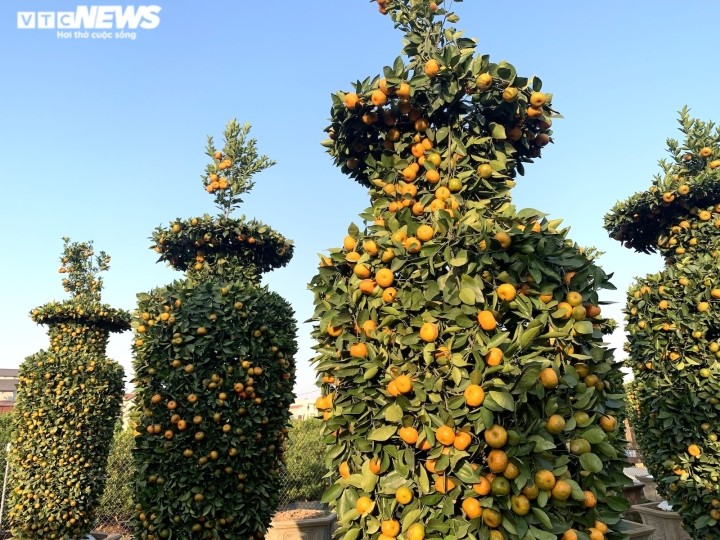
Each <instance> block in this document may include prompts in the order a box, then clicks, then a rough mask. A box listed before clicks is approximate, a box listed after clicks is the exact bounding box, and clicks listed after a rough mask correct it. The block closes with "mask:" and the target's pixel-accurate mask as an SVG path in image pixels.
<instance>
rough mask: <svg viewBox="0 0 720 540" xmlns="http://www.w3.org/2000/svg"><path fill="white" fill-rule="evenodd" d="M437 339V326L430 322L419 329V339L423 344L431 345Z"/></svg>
mask: <svg viewBox="0 0 720 540" xmlns="http://www.w3.org/2000/svg"><path fill="white" fill-rule="evenodd" d="M437 338H438V325H437V324H436V323H432V322H426V323H423V325H422V326H421V327H420V339H422V340H423V341H424V342H425V343H431V342H433V341H435V340H436V339H437Z"/></svg>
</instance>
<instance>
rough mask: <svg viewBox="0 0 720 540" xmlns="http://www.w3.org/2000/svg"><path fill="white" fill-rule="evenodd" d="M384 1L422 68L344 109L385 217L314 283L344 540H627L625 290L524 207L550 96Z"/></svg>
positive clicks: (323, 406) (348, 150) (337, 118)
mask: <svg viewBox="0 0 720 540" xmlns="http://www.w3.org/2000/svg"><path fill="white" fill-rule="evenodd" d="M380 8H381V11H382V12H386V13H389V14H390V15H391V16H392V18H393V20H394V21H395V23H396V26H398V27H400V28H401V29H402V30H404V31H405V42H406V46H405V48H404V50H403V56H402V57H399V58H397V59H396V60H395V61H394V63H393V65H392V66H391V67H385V68H384V72H383V73H384V76H383V77H375V78H374V79H371V78H367V79H364V80H362V81H360V82H358V83H357V84H355V88H354V90H353V91H352V92H347V93H343V92H338V93H337V94H336V95H334V96H333V105H332V111H331V114H332V123H331V125H330V126H329V128H328V132H329V134H330V139H329V140H328V141H326V142H325V145H326V146H327V147H328V149H329V152H330V154H331V155H332V156H333V157H334V159H335V162H336V163H337V164H338V165H339V166H340V167H341V170H342V171H343V172H344V173H346V174H348V175H349V176H351V177H352V178H354V179H355V180H357V181H358V182H359V183H360V184H362V185H363V186H365V187H367V188H369V190H370V197H371V201H372V206H371V207H370V208H368V209H367V210H366V211H365V212H364V213H363V214H362V218H363V219H364V220H365V226H364V227H363V228H362V229H360V228H358V227H356V226H354V225H353V226H351V227H350V229H349V233H348V235H347V236H346V237H345V239H344V242H343V248H341V249H333V250H330V254H329V256H323V257H322V258H321V264H320V269H319V273H318V275H317V276H316V277H315V278H314V279H313V281H312V283H311V289H312V290H313V291H314V294H315V305H316V310H315V316H314V319H315V322H316V323H317V326H316V328H315V330H314V336H315V337H316V338H317V339H318V342H319V343H318V344H317V345H316V350H317V353H318V354H317V356H316V358H315V363H316V367H317V370H318V372H319V379H320V383H321V385H322V390H323V392H322V396H321V397H320V398H319V399H318V403H317V405H318V409H320V410H321V411H322V414H323V417H324V418H325V420H326V433H327V435H326V442H328V444H330V445H331V447H330V449H329V453H328V455H327V465H328V467H329V468H330V469H331V470H332V471H334V472H333V473H332V476H333V481H334V483H333V485H332V486H331V487H330V489H329V490H328V491H327V493H326V495H325V500H327V501H328V502H330V503H331V504H332V505H333V506H334V508H335V509H336V511H337V513H338V519H339V529H338V531H337V534H338V537H343V535H345V537H346V538H379V539H383V540H385V539H388V538H393V537H397V536H398V535H399V534H401V535H403V537H404V538H407V539H412V540H419V539H422V538H424V537H425V536H426V535H427V536H428V537H430V538H492V539H501V538H512V539H519V538H536V539H541V540H546V539H547V540H555V539H557V538H558V537H560V536H562V537H563V538H566V539H571V538H582V539H587V538H592V539H593V540H594V539H598V538H603V537H605V535H606V534H610V536H609V538H619V536H618V535H617V534H615V535H613V534H611V531H612V530H613V529H614V525H615V523H617V522H618V521H619V519H620V518H619V513H620V511H621V510H622V509H623V508H625V507H626V503H625V502H624V501H623V500H622V499H621V498H619V497H615V496H613V493H614V492H615V491H616V490H619V488H620V485H621V484H622V483H623V482H624V479H623V475H622V463H623V460H622V441H621V437H622V434H621V432H620V431H619V428H618V425H617V420H616V418H617V413H618V411H619V410H620V408H621V406H622V398H623V388H622V377H621V373H620V371H619V366H618V365H617V364H615V363H614V362H613V357H612V352H611V351H610V350H608V349H606V348H605V347H604V345H603V340H602V335H603V333H604V332H605V331H607V330H609V328H610V327H611V326H612V324H610V323H609V322H608V321H607V320H605V319H603V318H602V317H601V316H600V308H599V306H598V303H599V302H598V294H597V290H598V289H599V288H602V287H608V286H610V285H609V283H608V281H607V277H608V276H606V274H605V273H604V272H603V271H602V270H601V269H600V268H599V267H597V266H596V265H595V264H594V263H593V261H592V257H588V256H587V254H585V253H584V250H582V249H581V248H579V247H578V246H577V245H576V244H574V243H573V242H572V241H570V240H569V239H568V238H567V237H566V230H560V229H558V228H557V226H558V222H557V221H555V222H554V221H548V220H547V219H546V218H545V217H544V215H543V214H542V213H540V212H539V211H537V210H533V209H526V210H521V211H519V212H518V211H516V210H515V208H514V207H513V206H512V205H511V202H510V194H509V190H510V188H511V187H513V186H514V185H515V182H514V180H513V179H514V178H515V176H516V174H517V173H522V172H523V163H526V162H530V161H531V158H533V157H539V156H540V152H541V148H542V147H544V146H545V145H546V144H547V143H548V142H550V140H551V137H550V134H551V132H550V124H551V116H552V115H553V112H552V109H551V107H550V95H549V94H545V93H543V92H542V91H541V83H540V81H539V80H538V79H537V78H534V79H527V78H524V77H519V76H517V74H516V71H515V69H514V68H513V66H512V65H510V64H508V63H506V62H501V63H498V64H495V63H491V62H490V60H489V58H488V57H487V56H480V55H476V54H475V45H476V44H475V41H474V40H471V39H467V38H464V37H462V36H461V33H460V32H458V31H457V30H455V29H453V28H448V27H446V26H445V23H446V21H454V20H457V17H456V16H455V15H454V14H451V13H448V12H446V11H445V10H444V9H442V8H440V7H438V5H437V4H436V3H434V2H424V1H423V2H420V1H417V2H416V1H409V0H405V1H389V2H388V1H384V2H382V3H381V5H380Z"/></svg>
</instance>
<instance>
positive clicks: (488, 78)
mask: <svg viewBox="0 0 720 540" xmlns="http://www.w3.org/2000/svg"><path fill="white" fill-rule="evenodd" d="M492 82H493V78H492V75H490V74H489V73H481V74H480V75H478V76H477V79H475V84H476V85H477V87H478V89H480V90H487V89H488V88H490V87H491V86H492Z"/></svg>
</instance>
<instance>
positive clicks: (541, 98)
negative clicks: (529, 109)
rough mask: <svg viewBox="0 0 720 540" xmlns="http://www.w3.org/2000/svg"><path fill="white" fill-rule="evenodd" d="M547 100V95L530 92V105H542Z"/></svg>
mask: <svg viewBox="0 0 720 540" xmlns="http://www.w3.org/2000/svg"><path fill="white" fill-rule="evenodd" d="M546 101H547V96H546V95H545V94H543V93H542V92H533V93H532V94H530V105H532V106H533V107H542V106H543V105H545V102H546Z"/></svg>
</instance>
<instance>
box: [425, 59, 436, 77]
mask: <svg viewBox="0 0 720 540" xmlns="http://www.w3.org/2000/svg"><path fill="white" fill-rule="evenodd" d="M439 72H440V64H438V61H437V60H435V59H434V58H431V59H430V60H428V61H427V62H426V63H425V75H427V76H428V77H430V78H432V77H435V75H437V74H438V73H439Z"/></svg>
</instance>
